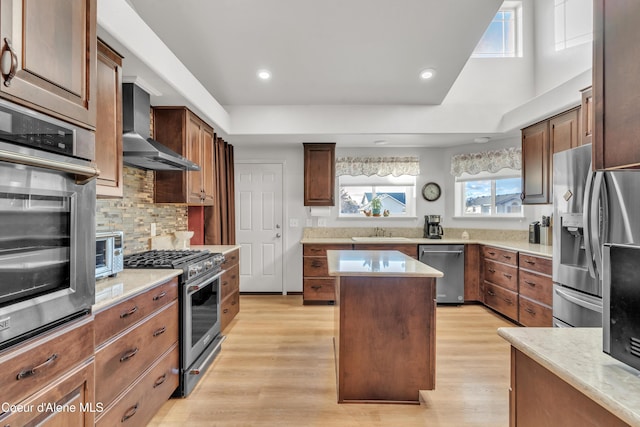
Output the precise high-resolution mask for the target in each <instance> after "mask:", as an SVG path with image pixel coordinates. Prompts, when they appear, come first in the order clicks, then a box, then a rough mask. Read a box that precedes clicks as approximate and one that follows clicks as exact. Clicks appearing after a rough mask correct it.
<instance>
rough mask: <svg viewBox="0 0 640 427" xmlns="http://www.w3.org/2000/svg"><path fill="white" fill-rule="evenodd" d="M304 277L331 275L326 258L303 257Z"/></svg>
mask: <svg viewBox="0 0 640 427" xmlns="http://www.w3.org/2000/svg"><path fill="white" fill-rule="evenodd" d="M302 275H303V276H305V277H307V276H316V277H323V276H324V277H326V276H328V275H329V265H328V262H327V258H326V257H319V256H305V257H302Z"/></svg>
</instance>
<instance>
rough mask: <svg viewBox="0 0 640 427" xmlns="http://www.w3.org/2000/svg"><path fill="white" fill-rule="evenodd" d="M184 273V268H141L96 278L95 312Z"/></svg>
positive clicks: (93, 308)
mask: <svg viewBox="0 0 640 427" xmlns="http://www.w3.org/2000/svg"><path fill="white" fill-rule="evenodd" d="M180 274H182V270H173V269H156V268H140V269H125V270H123V271H121V272H120V273H118V275H117V276H116V277H107V278H104V279H99V280H96V302H95V304H93V306H92V308H91V310H92V311H93V312H94V313H95V312H97V311H100V310H102V309H103V308H106V307H108V306H111V305H113V304H116V303H118V302H119V301H122V300H125V299H127V298H130V297H132V296H134V295H136V294H139V293H141V292H144V291H146V290H147V289H150V288H152V287H154V286H157V285H160V284H162V283H164V282H166V281H168V280H170V279H172V278H174V277H176V276H179V275H180Z"/></svg>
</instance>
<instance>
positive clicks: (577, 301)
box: [554, 288, 602, 313]
mask: <svg viewBox="0 0 640 427" xmlns="http://www.w3.org/2000/svg"><path fill="white" fill-rule="evenodd" d="M554 292H555V293H556V294H558V296H559V297H560V298H564V299H566V300H567V301H570V302H572V303H574V304H576V305H579V306H580V307H584V308H586V309H589V310H591V311H595V312H597V313H602V307H600V306H599V305H596V304H593V303H591V302H589V301H585V300H583V299H581V298H578V297H575V296H573V295H571V294H569V293H568V292H565V291H562V290H560V289H558V288H556V289H554Z"/></svg>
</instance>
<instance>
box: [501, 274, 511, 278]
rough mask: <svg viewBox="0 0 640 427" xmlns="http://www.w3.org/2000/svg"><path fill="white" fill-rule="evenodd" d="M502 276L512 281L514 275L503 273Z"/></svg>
mask: <svg viewBox="0 0 640 427" xmlns="http://www.w3.org/2000/svg"><path fill="white" fill-rule="evenodd" d="M502 275H503V276H504V277H506V278H507V279H511V278H512V277H513V276H512V275H510V274H507V273H502Z"/></svg>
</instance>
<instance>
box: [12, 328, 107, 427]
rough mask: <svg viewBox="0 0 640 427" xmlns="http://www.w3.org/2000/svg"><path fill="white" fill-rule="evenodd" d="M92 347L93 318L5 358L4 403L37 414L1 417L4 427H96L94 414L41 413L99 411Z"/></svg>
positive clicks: (35, 340)
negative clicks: (50, 407) (72, 408)
mask: <svg viewBox="0 0 640 427" xmlns="http://www.w3.org/2000/svg"><path fill="white" fill-rule="evenodd" d="M93 347H94V321H93V317H92V316H85V317H83V318H81V319H79V320H75V321H72V322H69V323H67V324H64V325H62V326H59V327H56V328H54V329H53V330H51V331H49V332H46V333H44V334H42V335H39V336H37V337H34V338H31V339H28V340H26V341H24V342H22V343H20V344H18V345H16V346H14V347H10V348H8V349H6V350H3V351H2V352H0V384H2V390H1V391H0V400H1V401H2V402H4V403H6V404H8V405H17V404H21V405H30V404H34V405H35V406H34V408H35V409H34V410H33V411H29V412H24V411H22V412H20V411H16V412H11V411H7V412H4V413H2V414H0V423H1V424H2V425H28V424H30V423H32V424H33V425H74V426H75V425H78V426H90V425H93V420H94V415H93V414H92V413H90V412H87V413H80V411H78V412H77V413H70V412H59V413H43V412H41V411H38V410H37V405H38V404H40V403H44V404H56V403H59V404H64V403H69V404H75V405H78V406H79V405H80V404H83V405H85V406H91V407H94V406H95V399H94V374H93V369H94V365H93Z"/></svg>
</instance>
